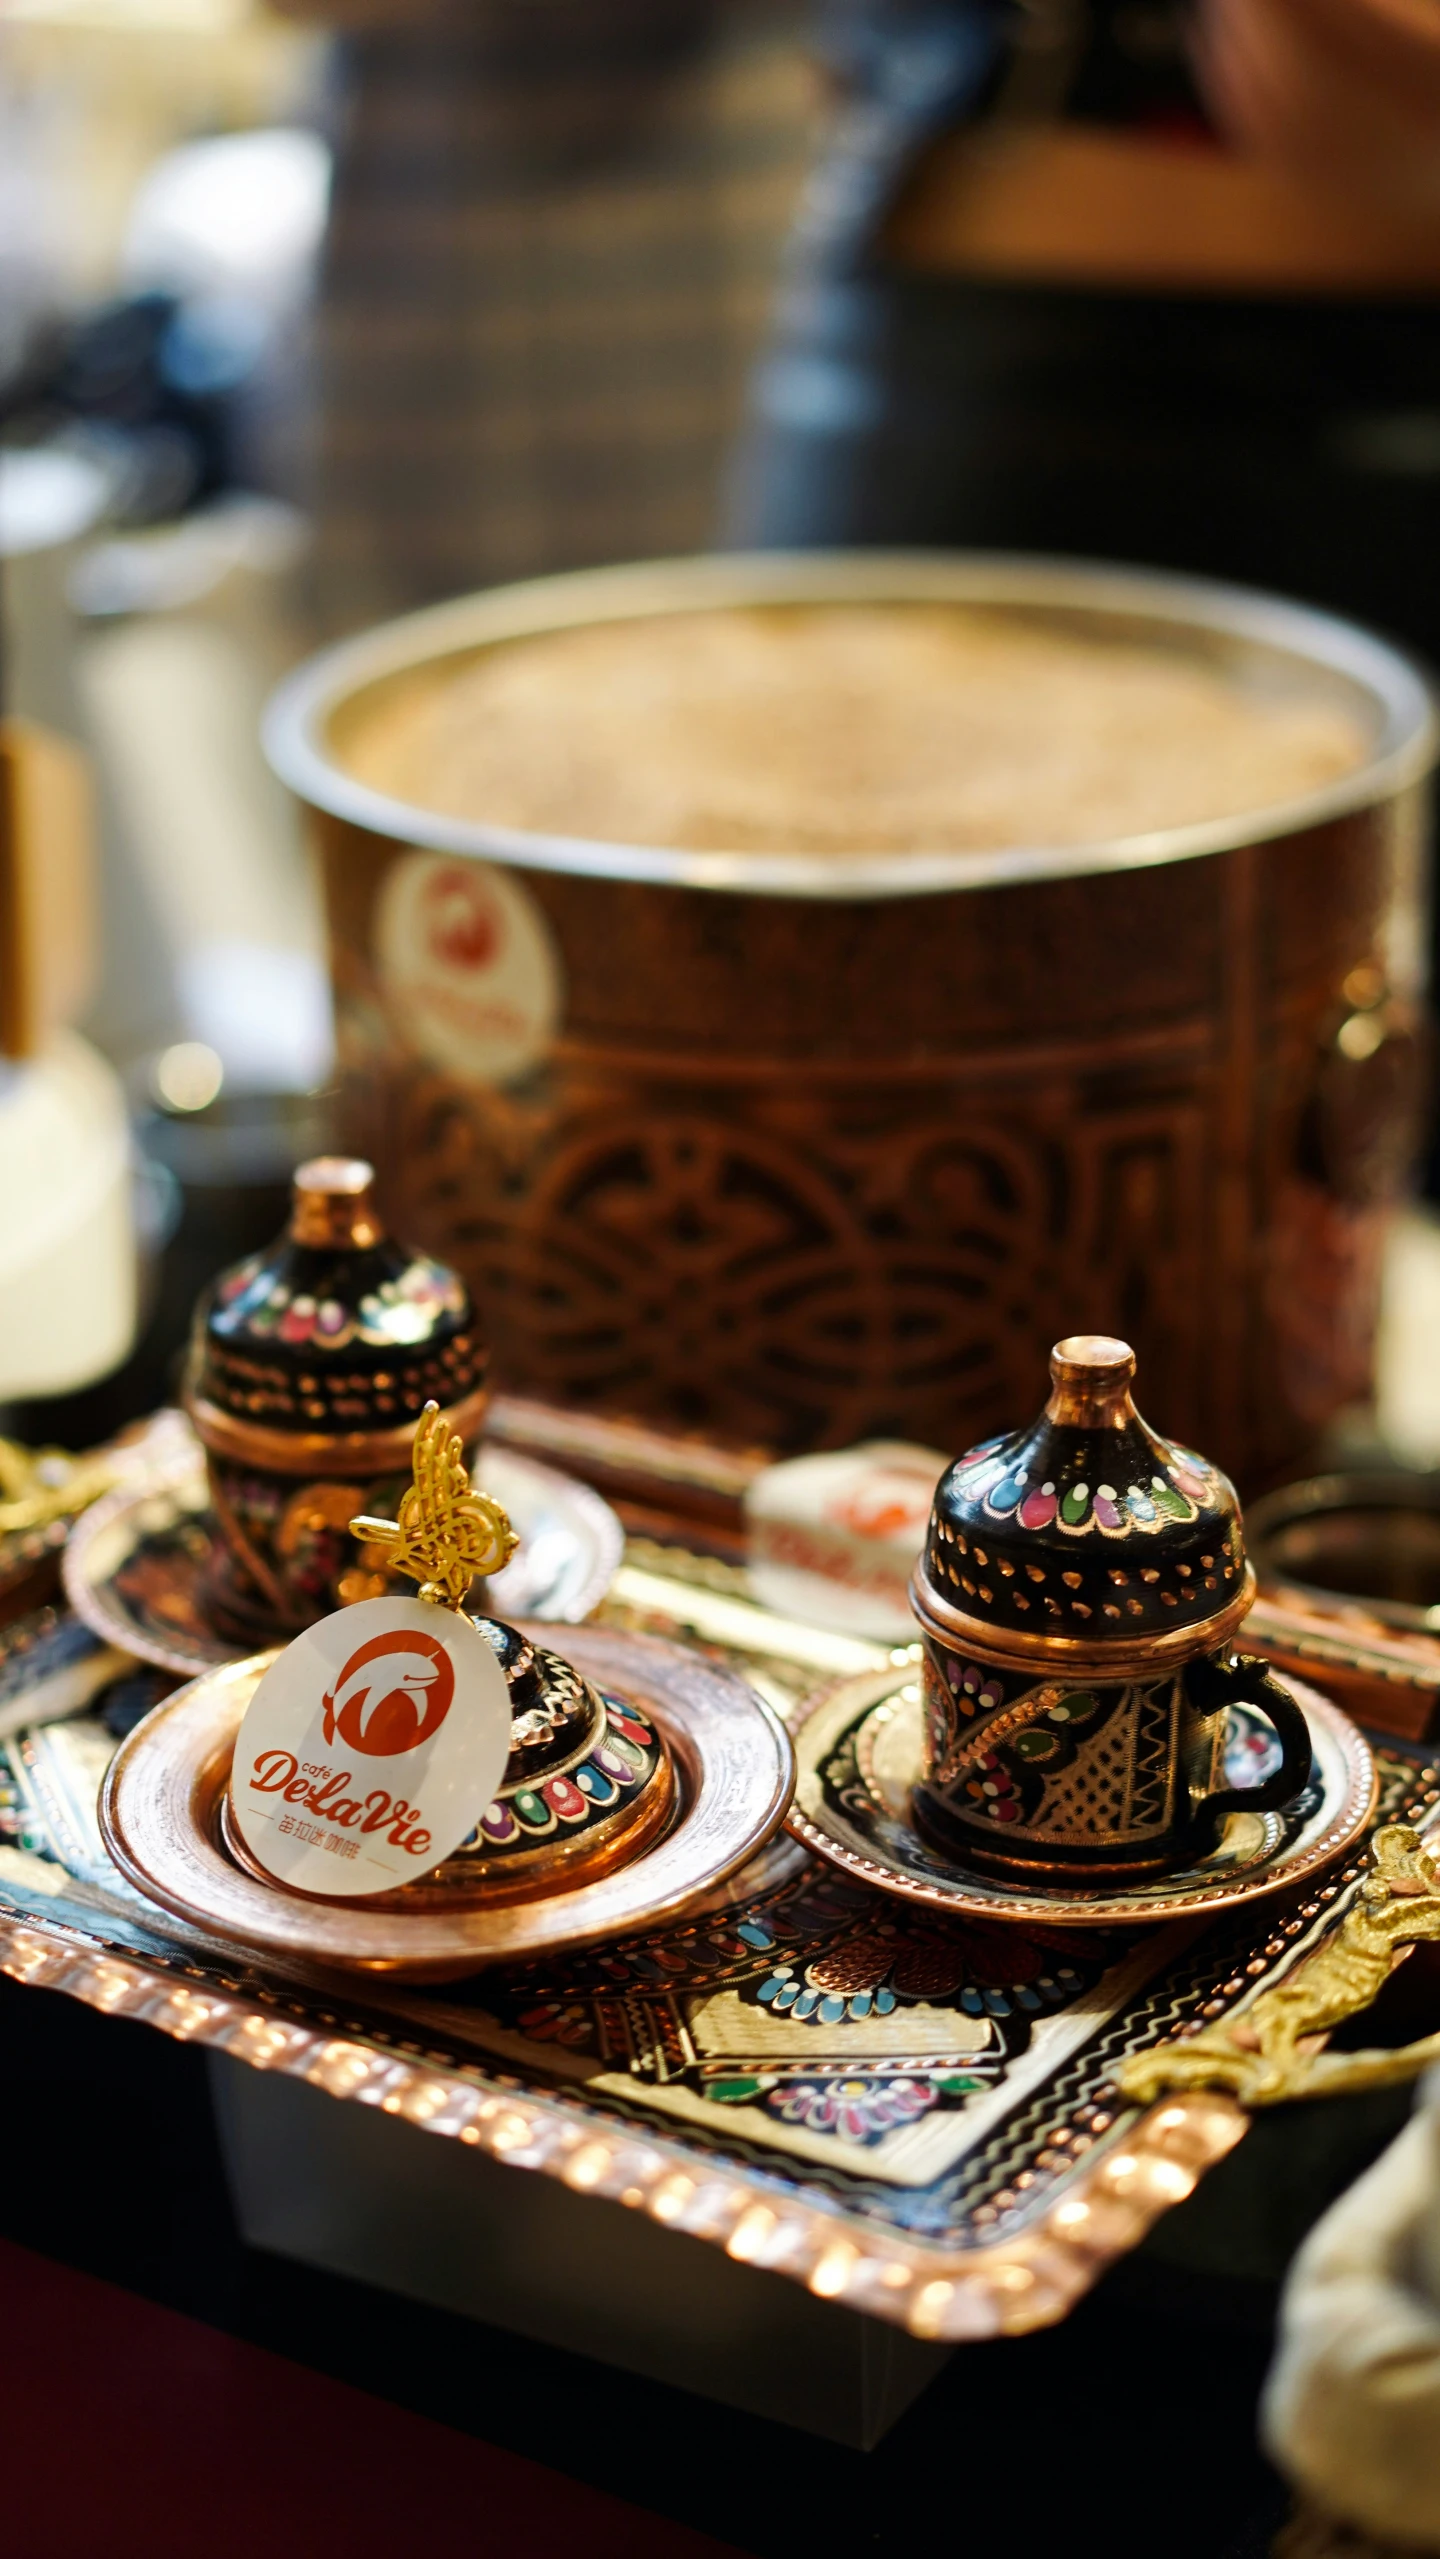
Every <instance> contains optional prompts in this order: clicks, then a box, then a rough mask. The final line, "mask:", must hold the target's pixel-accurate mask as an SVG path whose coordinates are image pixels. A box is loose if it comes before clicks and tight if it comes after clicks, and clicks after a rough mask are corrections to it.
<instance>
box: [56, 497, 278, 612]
mask: <svg viewBox="0 0 1440 2559" xmlns="http://www.w3.org/2000/svg"><path fill="white" fill-rule="evenodd" d="M307 543H309V522H307V517H304V514H299V509H297V507H286V504H284V499H279V496H258V494H253V491H233V494H230V496H220V499H215V504H212V507H197V509H194V512H192V514H182V519H179V522H176V525H156V527H151V530H146V532H125V535H115V537H113V540H107V543H92V545H90V548H87V550H82V555H79V560H77V563H74V568H72V573H69V601H72V604H74V609H77V612H79V614H84V617H87V619H95V622H107V619H110V617H115V614H164V612H179V606H184V604H200V601H202V599H205V596H210V594H212V591H215V589H217V586H220V583H223V581H225V578H228V576H230V571H235V568H240V571H253V573H256V576H261V578H269V576H284V573H286V571H289V568H297V563H299V560H302V555H304V548H307Z"/></svg>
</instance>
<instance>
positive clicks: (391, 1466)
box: [184, 1385, 490, 1483]
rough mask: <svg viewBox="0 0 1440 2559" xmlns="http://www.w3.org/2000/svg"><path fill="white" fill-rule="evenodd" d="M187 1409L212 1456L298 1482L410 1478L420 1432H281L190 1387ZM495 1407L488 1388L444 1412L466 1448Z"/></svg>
mask: <svg viewBox="0 0 1440 2559" xmlns="http://www.w3.org/2000/svg"><path fill="white" fill-rule="evenodd" d="M184 1401H185V1410H186V1412H187V1413H188V1415H189V1417H190V1420H191V1422H192V1423H193V1424H194V1427H195V1431H196V1434H197V1436H198V1437H199V1439H200V1440H201V1441H202V1442H203V1444H204V1448H205V1452H206V1455H207V1456H209V1457H224V1458H232V1459H234V1460H235V1461H236V1462H237V1463H238V1464H240V1465H242V1466H257V1467H260V1468H262V1469H264V1470H265V1471H266V1472H267V1473H269V1474H274V1475H293V1476H294V1477H295V1478H296V1480H297V1482H302V1481H305V1480H307V1479H309V1480H312V1481H319V1480H320V1479H321V1478H322V1477H323V1478H331V1477H334V1478H336V1479H338V1480H339V1481H340V1482H342V1483H349V1482H350V1481H352V1479H353V1480H354V1481H355V1482H357V1483H359V1482H361V1481H363V1480H364V1479H365V1478H366V1477H368V1476H374V1475H392V1474H402V1475H403V1474H405V1473H407V1472H408V1470H409V1466H410V1452H411V1449H412V1447H413V1446H414V1441H415V1433H416V1430H417V1429H418V1427H419V1422H420V1416H419V1414H418V1413H417V1414H416V1415H415V1416H414V1418H413V1419H412V1420H411V1421H408V1422H393V1423H391V1424H389V1425H388V1427H387V1428H386V1429H384V1430H379V1431H344V1432H339V1431H282V1430H276V1429H275V1428H274V1427H273V1425H272V1424H270V1423H268V1422H246V1421H241V1420H240V1419H239V1418H238V1416H237V1415H236V1414H234V1413H227V1412H225V1411H224V1410H223V1409H222V1407H221V1406H220V1405H219V1404H213V1403H212V1402H211V1401H210V1399H209V1397H208V1396H206V1395H197V1394H195V1393H194V1392H192V1391H191V1390H190V1389H188V1388H187V1390H186V1393H185V1399H184ZM489 1403H490V1389H489V1386H488V1385H485V1386H476V1387H474V1388H472V1390H471V1392H470V1393H469V1394H468V1395H465V1396H462V1398H461V1400H460V1402H459V1403H458V1404H450V1405H447V1406H446V1407H445V1419H446V1420H447V1422H448V1423H449V1424H450V1427H451V1429H452V1430H456V1431H458V1432H459V1434H460V1437H461V1438H462V1439H463V1440H464V1441H465V1442H466V1443H467V1445H468V1444H469V1442H470V1441H471V1440H472V1439H475V1438H477V1437H478V1435H479V1431H480V1427H481V1424H482V1423H483V1421H484V1419H485V1415H486V1412H487V1410H488V1408H489Z"/></svg>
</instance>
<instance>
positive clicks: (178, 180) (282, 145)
mask: <svg viewBox="0 0 1440 2559" xmlns="http://www.w3.org/2000/svg"><path fill="white" fill-rule="evenodd" d="M330 172H331V157H330V152H329V150H328V148H327V146H326V145H325V143H323V142H322V141H321V139H320V137H319V135H318V134H315V133H306V132H303V131H300V130H297V129H294V128H290V127H283V126H281V127H272V128H271V129H270V130H269V131H262V132H259V133H225V134H219V135H216V136H215V138H214V139H213V140H210V141H205V142H188V143H184V144H182V145H181V147H180V148H179V149H178V150H175V151H170V152H167V153H166V156H165V158H164V159H163V160H161V161H159V162H158V163H157V165H156V166H155V167H154V168H153V169H152V170H151V171H150V174H149V176H148V177H147V178H146V179H145V180H144V181H143V183H142V184H141V186H140V187H139V189H138V190H137V193H136V195H135V199H134V202H133V204H132V205H131V208H130V219H129V222H128V224H127V225H126V231H125V243H124V248H123V251H122V254H121V272H122V276H123V279H124V282H125V284H126V285H127V286H128V288H129V289H130V290H131V291H132V292H151V291H159V292H162V293H174V294H176V295H178V296H180V297H181V298H182V299H183V300H185V301H187V302H196V301H208V300H212V299H218V300H231V299H240V300H243V301H245V302H247V303H256V302H258V303H260V304H262V305H263V306H264V307H265V309H266V310H267V311H271V312H275V313H280V312H284V311H288V310H292V309H294V308H295V307H297V306H298V305H299V304H301V303H303V302H305V301H307V300H308V298H309V294H310V289H311V284H312V281H313V277H314V271H315V261H316V259H317V257H318V256H319V252H320V245H321V242H322V241H323V239H324V237H325V223H326V218H327V215H328V213H329V209H330Z"/></svg>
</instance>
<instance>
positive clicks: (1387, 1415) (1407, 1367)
mask: <svg viewBox="0 0 1440 2559" xmlns="http://www.w3.org/2000/svg"><path fill="white" fill-rule="evenodd" d="M1375 1418H1376V1422H1377V1424H1378V1426H1379V1431H1380V1437H1381V1438H1382V1439H1383V1441H1384V1442H1385V1445H1386V1447H1387V1448H1388V1449H1389V1450H1390V1451H1391V1452H1392V1454H1393V1455H1394V1456H1396V1457H1398V1458H1400V1459H1401V1460H1402V1461H1403V1463H1404V1464H1405V1465H1407V1466H1435V1465H1440V1217H1437V1216H1436V1214H1435V1211H1434V1210H1433V1209H1425V1208H1410V1209H1406V1210H1405V1211H1403V1212H1402V1214H1401V1215H1400V1216H1399V1217H1397V1218H1396V1220H1395V1222H1394V1225H1393V1226H1392V1228H1391V1230H1390V1235H1389V1239H1388V1241H1387V1244H1386V1248H1385V1278H1384V1286H1383V1289H1382V1291H1381V1300H1380V1333H1379V1339H1378V1341H1377V1343H1376V1355H1375Z"/></svg>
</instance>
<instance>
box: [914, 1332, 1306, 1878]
mask: <svg viewBox="0 0 1440 2559" xmlns="http://www.w3.org/2000/svg"><path fill="white" fill-rule="evenodd" d="M1050 1374H1051V1380H1052V1392H1051V1395H1050V1400H1049V1402H1048V1403H1047V1405H1046V1407H1045V1410H1044V1412H1043V1413H1042V1414H1041V1415H1040V1417H1039V1419H1038V1421H1036V1422H1035V1423H1034V1424H1033V1425H1032V1426H1031V1427H1030V1428H1029V1429H1027V1430H1021V1431H1015V1432H1011V1433H1009V1434H1008V1435H1005V1436H1002V1437H1000V1438H997V1439H992V1440H986V1441H985V1442H983V1443H982V1444H981V1445H980V1446H979V1447H977V1448H972V1449H969V1450H967V1451H966V1453H965V1454H964V1455H963V1456H962V1457H959V1458H957V1459H956V1461H955V1463H954V1464H953V1465H952V1466H950V1467H948V1468H947V1470H946V1472H945V1474H944V1475H943V1476H942V1477H941V1479H940V1482H939V1485H938V1486H937V1488H936V1494H935V1504H934V1509H933V1511H932V1513H931V1519H930V1528H929V1533H928V1536H927V1539H926V1545H925V1551H924V1554H923V1556H922V1558H921V1561H920V1563H919V1564H918V1565H917V1567H916V1572H915V1578H914V1582H913V1584H912V1589H911V1597H912V1601H913V1605H914V1609H915V1614H916V1617H917V1618H918V1620H919V1624H920V1629H921V1633H922V1635H923V1637H924V1644H925V1708H926V1713H925V1758H924V1768H923V1775H922V1780H921V1783H920V1784H919V1786H917V1788H916V1789H915V1793H914V1798H913V1810H914V1817H915V1821H916V1825H917V1828H919V1830H920V1831H921V1832H922V1833H923V1834H924V1836H925V1837H926V1838H927V1839H928V1840H929V1841H930V1843H931V1844H932V1846H934V1847H936V1848H938V1849H939V1850H940V1851H941V1853H942V1854H943V1855H946V1856H948V1857H951V1858H954V1859H956V1860H957V1861H959V1862H961V1863H963V1864H976V1865H979V1866H982V1867H984V1868H986V1869H989V1870H992V1871H996V1872H1000V1873H1016V1874H1019V1873H1023V1874H1025V1875H1028V1876H1031V1877H1036V1878H1038V1877H1039V1876H1041V1875H1043V1874H1044V1873H1045V1872H1046V1871H1049V1872H1052V1873H1053V1874H1054V1875H1055V1876H1056V1877H1057V1878H1065V1877H1070V1878H1074V1877H1076V1876H1077V1875H1080V1874H1090V1875H1093V1876H1094V1878H1095V1880H1096V1882H1097V1883H1100V1882H1103V1881H1104V1880H1105V1879H1107V1878H1109V1877H1116V1878H1123V1877H1127V1876H1139V1875H1146V1874H1160V1873H1165V1872H1168V1871H1172V1870H1174V1869H1175V1868H1177V1867H1181V1866H1184V1865H1187V1864H1189V1863H1190V1862H1192V1860H1193V1859H1194V1858H1196V1857H1197V1856H1202V1855H1204V1854H1205V1853H1206V1851H1207V1850H1209V1849H1211V1848H1212V1847H1213V1846H1214V1845H1215V1842H1216V1840H1217V1838H1218V1836H1219V1834H1220V1831H1221V1829H1222V1828H1223V1825H1224V1823H1225V1821H1226V1819H1227V1818H1228V1816H1229V1815H1230V1814H1231V1813H1235V1812H1242V1811H1244V1812H1265V1811H1271V1810H1278V1809H1279V1808H1281V1807H1282V1806H1284V1805H1286V1804H1289V1803H1291V1802H1293V1801H1294V1799H1295V1797H1296V1796H1297V1795H1299V1794H1300V1793H1301V1792H1302V1790H1303V1789H1304V1787H1305V1786H1306V1784H1307V1783H1308V1781H1309V1775H1310V1736H1309V1730H1308V1727H1307V1725H1306V1722H1305V1717H1304V1715H1303V1713H1302V1712H1301V1709H1300V1707H1299V1706H1298V1705H1297V1703H1296V1701H1295V1699H1294V1698H1293V1696H1292V1695H1291V1694H1290V1691H1289V1690H1288V1689H1287V1688H1286V1687H1285V1686H1284V1685H1283V1683H1282V1682H1281V1681H1280V1680H1278V1679H1277V1678H1276V1677H1275V1676H1274V1675H1273V1673H1272V1672H1271V1671H1270V1669H1269V1667H1268V1665H1267V1664H1266V1663H1264V1662H1262V1661H1260V1660H1258V1659H1256V1658H1255V1657H1254V1656H1251V1655H1246V1654H1242V1653H1237V1652H1236V1651H1235V1650H1234V1643H1233V1639H1234V1637H1235V1634H1236V1632H1237V1630H1238V1628H1239V1626H1240V1624H1241V1622H1242V1620H1243V1619H1244V1616H1245V1614H1246V1611H1247V1610H1248V1608H1249V1606H1250V1603H1251V1601H1252V1599H1253V1598H1254V1595H1255V1579H1254V1575H1253V1573H1252V1572H1251V1570H1250V1567H1249V1565H1248V1563H1247V1562H1246V1558H1245V1547H1244V1540H1243V1537H1242V1533H1241V1518H1240V1504H1239V1500H1238V1498H1237V1496H1236V1493H1235V1489H1234V1486H1233V1485H1232V1484H1231V1483H1230V1482H1229V1481H1228V1479H1227V1478H1226V1477H1225V1476H1224V1475H1222V1474H1221V1473H1220V1471H1219V1469H1218V1468H1216V1467H1214V1466H1211V1465H1210V1464H1209V1463H1208V1462H1207V1461H1206V1460H1205V1459H1204V1458H1203V1457H1198V1456H1196V1455H1195V1453H1194V1451H1193V1450H1190V1449H1186V1448H1181V1447H1179V1446H1177V1445H1176V1444H1175V1443H1174V1442H1172V1441H1167V1440H1163V1439H1161V1438H1159V1437H1158V1436H1157V1434H1156V1433H1155V1432H1153V1431H1151V1430H1150V1429H1149V1428H1148V1427H1147V1426H1146V1424H1145V1423H1144V1422H1143V1421H1142V1420H1141V1418H1140V1416H1139V1414H1138V1413H1137V1412H1136V1410H1135V1406H1134V1403H1133V1401H1132V1398H1131V1392H1130V1389H1131V1384H1132V1381H1133V1379H1134V1375H1135V1357H1134V1353H1133V1352H1132V1351H1131V1350H1130V1348H1129V1346H1128V1344H1126V1343H1124V1342H1120V1341H1115V1340H1113V1339H1111V1338H1110V1337H1108V1336H1106V1335H1101V1334H1075V1335H1071V1336H1070V1337H1069V1338H1068V1339H1067V1340H1065V1341H1062V1342H1059V1343H1057V1345H1056V1347H1055V1349H1054V1351H1053V1352H1052V1354H1051V1359H1050ZM1237 1707H1246V1708H1248V1709H1250V1710H1251V1712H1252V1714H1253V1716H1254V1717H1256V1718H1257V1719H1260V1721H1261V1722H1262V1724H1263V1725H1268V1726H1269V1728H1270V1731H1271V1732H1272V1733H1273V1736H1274V1742H1273V1746H1272V1747H1271V1748H1270V1750H1269V1752H1268V1756H1269V1758H1270V1759H1271V1760H1272V1761H1273V1765H1272V1766H1271V1767H1270V1768H1269V1769H1268V1770H1267V1773H1266V1774H1265V1775H1264V1777H1263V1778H1262V1780H1261V1782H1260V1783H1259V1784H1258V1785H1249V1786H1245V1787H1235V1786H1232V1785H1228V1784H1227V1783H1226V1781H1225V1769H1224V1759H1225V1748H1226V1739H1227V1734H1228V1732H1229V1730H1230V1721H1231V1711H1232V1709H1234V1708H1237Z"/></svg>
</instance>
